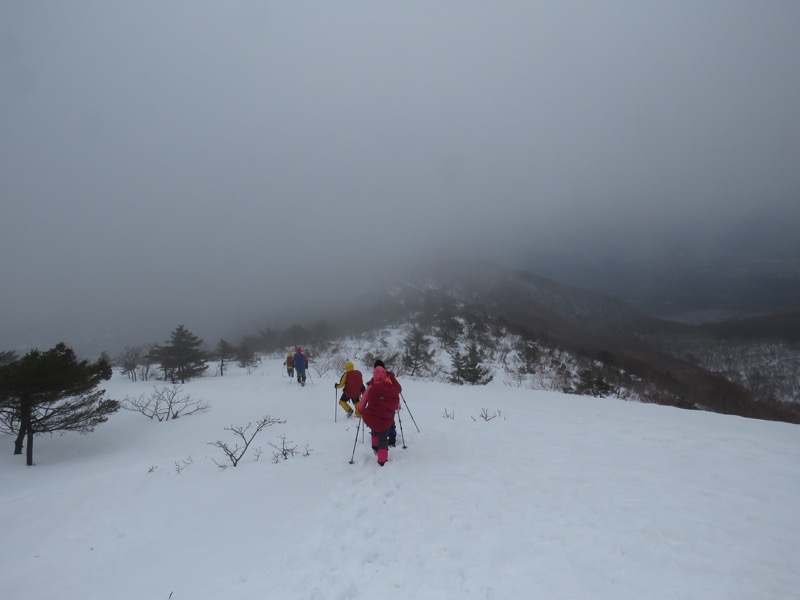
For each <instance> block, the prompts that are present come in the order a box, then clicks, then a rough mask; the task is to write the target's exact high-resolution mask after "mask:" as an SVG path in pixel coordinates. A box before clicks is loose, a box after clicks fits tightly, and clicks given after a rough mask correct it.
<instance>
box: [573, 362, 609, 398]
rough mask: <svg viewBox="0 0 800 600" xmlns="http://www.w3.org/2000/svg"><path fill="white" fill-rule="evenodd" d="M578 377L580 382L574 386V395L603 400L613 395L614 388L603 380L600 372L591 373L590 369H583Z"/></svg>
mask: <svg viewBox="0 0 800 600" xmlns="http://www.w3.org/2000/svg"><path fill="white" fill-rule="evenodd" d="M578 376H579V378H580V381H578V383H577V385H576V386H575V393H576V394H581V395H583V396H594V397H595V398H605V397H606V396H610V395H611V394H613V393H614V387H613V386H612V385H610V384H609V383H608V382H607V381H606V380H605V378H604V377H603V373H602V372H600V371H598V372H597V373H593V372H592V370H591V369H584V370H583V371H581V372H580V373H579V374H578Z"/></svg>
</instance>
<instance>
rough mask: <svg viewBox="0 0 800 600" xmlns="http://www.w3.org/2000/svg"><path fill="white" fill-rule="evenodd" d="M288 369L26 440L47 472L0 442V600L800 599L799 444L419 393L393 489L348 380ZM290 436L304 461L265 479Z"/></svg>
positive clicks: (116, 393) (672, 418) (193, 389)
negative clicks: (241, 445)
mask: <svg viewBox="0 0 800 600" xmlns="http://www.w3.org/2000/svg"><path fill="white" fill-rule="evenodd" d="M279 362H280V361H277V360H276V361H268V362H266V363H265V364H264V365H262V367H260V368H259V369H258V370H256V371H255V372H254V373H252V374H250V375H247V374H245V373H244V372H232V373H230V374H229V375H226V376H225V377H222V378H220V377H207V378H204V379H201V380H197V381H193V382H191V383H189V384H187V385H185V386H183V387H184V391H185V392H186V393H189V394H190V395H191V396H192V397H194V398H198V399H203V400H205V401H207V402H209V403H210V404H211V406H212V408H211V410H210V411H209V412H207V413H203V414H197V415H192V416H187V417H183V418H180V419H178V420H176V421H168V422H155V421H150V420H148V419H146V418H145V417H143V416H142V415H141V414H138V413H132V412H124V411H122V412H120V413H118V414H117V415H114V416H112V418H111V419H110V420H109V422H108V423H106V424H104V425H101V426H100V427H98V428H97V430H96V431H95V432H94V433H92V434H90V435H88V436H79V435H73V434H67V435H63V436H61V435H56V436H52V437H47V436H40V437H37V439H36V442H35V448H34V458H35V461H36V463H37V466H35V467H30V468H28V467H25V459H24V456H22V457H21V456H13V455H12V450H13V439H12V438H11V437H10V436H0V450H2V453H1V454H0V469H1V470H2V485H0V506H2V510H0V531H2V535H3V543H2V544H0V598H2V599H3V600H49V599H54V600H55V599H59V600H64V599H76V600H112V599H113V600H125V599H131V600H143V599H148V600H168V599H170V598H171V599H172V600H202V599H214V600H221V599H224V600H240V599H242V600H243V599H259V600H263V599H266V598H270V599H285V600H303V599H320V600H321V599H326V600H328V599H332V600H345V599H362V598H363V599H373V598H381V599H382V600H390V599H394V598H402V599H404V600H419V599H448V600H449V599H472V598H475V599H478V598H495V599H503V600H510V599H517V598H520V599H522V598H541V599H548V600H549V599H565V600H567V599H569V600H575V599H584V598H586V599H592V600H612V599H613V600H624V599H631V600H642V599H648V600H654V599H677V598H680V599H698V600H700V599H702V600H712V599H719V600H723V599H724V600H735V599H739V600H745V599H748V600H766V599H786V598H799V597H800V511H798V506H799V505H800V504H799V502H800V501H799V500H798V499H800V428H798V427H797V426H794V425H788V424H785V423H772V422H766V421H756V420H747V419H742V418H739V417H730V416H723V415H718V414H710V413H700V412H690V411H683V410H679V409H675V408H669V407H661V406H653V405H643V404H636V403H628V402H623V401H620V400H614V399H595V398H584V397H577V396H567V395H562V394H558V393H552V392H538V391H531V390H522V389H512V388H509V387H505V386H503V385H502V383H499V382H494V383H492V384H490V385H489V386H486V387H457V386H450V385H446V384H438V383H423V382H414V381H411V380H407V381H403V382H402V383H403V385H404V397H405V400H406V402H407V406H408V408H410V409H411V413H410V414H409V412H408V410H405V408H406V407H405V406H404V407H403V408H404V410H403V411H402V412H401V414H400V416H401V419H402V429H403V437H404V439H405V443H406V445H407V449H401V448H400V447H399V445H398V448H397V449H396V450H392V451H391V452H390V462H389V463H388V464H387V465H386V466H385V467H383V468H381V467H379V466H378V465H377V464H376V462H375V460H374V457H373V455H372V452H371V450H370V448H369V443H368V440H367V443H366V444H362V442H361V438H360V437H359V438H358V443H357V445H356V448H355V460H354V464H350V457H351V454H352V452H353V444H354V441H355V440H356V437H355V436H356V421H354V420H347V419H345V418H344V414H343V413H340V414H339V416H338V421H336V422H335V421H334V413H335V410H337V408H336V405H335V400H336V393H335V392H334V389H333V383H334V382H335V381H336V380H338V377H336V378H334V377H331V378H327V379H316V378H315V379H313V380H312V381H311V382H310V383H309V384H308V385H307V386H306V387H305V388H302V389H301V388H300V387H299V386H298V385H297V384H296V383H294V382H292V381H290V380H289V379H288V378H287V377H286V376H285V375H284V374H283V371H282V369H281V366H280V364H279ZM357 368H362V370H364V371H365V372H367V369H366V368H364V366H363V365H357ZM153 385H154V383H153V382H144V383H142V382H139V383H131V382H129V381H127V380H126V379H125V378H124V377H122V376H120V375H115V377H114V379H113V380H112V381H111V382H109V383H108V384H107V385H106V386H105V388H106V389H107V390H108V392H109V396H111V397H114V398H117V399H121V398H123V397H124V396H125V395H130V396H138V395H140V394H142V393H148V394H149V393H150V392H151V391H152V390H153ZM156 385H161V384H160V383H158V382H156ZM482 412H485V413H486V414H488V415H490V416H491V415H495V414H498V413H499V414H498V416H496V417H495V418H493V419H491V420H484V419H483V418H481V416H480V415H481V413H482ZM446 413H447V414H449V415H451V416H452V417H453V418H449V417H447V416H445V414H446ZM267 414H268V415H270V416H273V417H277V418H280V419H285V420H286V423H285V424H283V425H275V426H272V427H270V428H267V429H265V430H264V431H262V432H261V433H260V434H259V435H258V437H256V438H255V440H254V442H253V446H252V447H251V449H250V450H249V451H248V454H247V455H246V456H245V458H244V460H243V461H242V463H240V465H239V466H238V467H236V468H232V467H231V468H228V469H225V470H222V469H220V468H219V467H218V466H217V465H216V464H215V463H214V460H216V461H217V462H221V463H224V462H225V460H226V459H225V457H224V455H223V454H222V452H221V451H220V450H219V449H218V448H215V447H213V446H211V445H209V442H215V441H217V440H221V441H226V442H229V443H231V444H234V443H235V441H236V440H235V438H234V437H233V435H232V434H230V433H229V432H227V431H225V430H224V429H223V428H224V427H229V426H231V425H246V424H247V423H248V422H255V421H256V420H257V419H259V418H261V417H263V416H265V415H267ZM412 415H413V418H414V420H416V423H417V425H418V426H419V428H420V430H421V431H420V432H417V430H416V427H415V425H414V422H413V421H412ZM281 435H285V436H286V439H287V440H288V441H290V442H293V444H295V445H297V446H298V450H299V453H298V454H297V455H295V456H293V457H290V458H289V459H288V460H281V461H280V462H277V463H276V462H273V454H274V452H275V449H274V448H273V447H271V446H270V444H271V443H272V444H277V445H280V444H281V440H280V439H279V436H281ZM306 445H308V448H309V449H310V452H309V455H308V456H302V454H303V451H304V450H305V448H306ZM258 448H260V449H261V450H262V453H261V455H260V458H259V460H255V455H256V450H257V449H258ZM212 459H213V460H212ZM190 461H191V464H188V463H189V462H190ZM176 463H177V464H179V465H180V464H188V466H185V468H183V469H182V470H180V472H179V469H178V467H176Z"/></svg>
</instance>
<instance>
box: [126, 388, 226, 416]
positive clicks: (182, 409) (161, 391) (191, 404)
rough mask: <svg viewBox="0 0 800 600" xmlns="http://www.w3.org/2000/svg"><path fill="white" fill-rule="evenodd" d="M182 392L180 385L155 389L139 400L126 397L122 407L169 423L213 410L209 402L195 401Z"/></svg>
mask: <svg viewBox="0 0 800 600" xmlns="http://www.w3.org/2000/svg"><path fill="white" fill-rule="evenodd" d="M181 392H183V388H181V387H180V386H178V385H173V386H164V387H160V388H159V387H154V388H153V392H152V393H151V394H150V395H149V396H146V395H145V394H142V395H141V396H139V397H138V398H131V397H130V396H126V397H125V399H124V400H123V401H122V407H123V408H124V409H125V410H130V411H133V412H139V413H142V414H143V415H144V416H145V417H147V418H149V419H156V420H157V421H169V420H170V419H177V418H178V417H181V416H188V415H193V414H194V413H198V412H206V411H207V410H209V409H210V408H211V406H210V405H209V404H208V402H205V401H202V400H195V399H194V398H192V397H191V396H190V395H189V394H185V395H181Z"/></svg>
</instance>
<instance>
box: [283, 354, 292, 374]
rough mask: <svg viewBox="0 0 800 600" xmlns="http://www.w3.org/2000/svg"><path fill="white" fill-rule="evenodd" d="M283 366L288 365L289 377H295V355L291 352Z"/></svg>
mask: <svg viewBox="0 0 800 600" xmlns="http://www.w3.org/2000/svg"><path fill="white" fill-rule="evenodd" d="M283 364H285V365H286V373H287V374H288V375H289V377H294V354H292V353H291V352H289V354H287V355H286V360H284V361H283Z"/></svg>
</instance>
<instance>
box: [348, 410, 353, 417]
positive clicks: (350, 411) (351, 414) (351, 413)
mask: <svg viewBox="0 0 800 600" xmlns="http://www.w3.org/2000/svg"><path fill="white" fill-rule="evenodd" d="M352 416H353V409H352V408H351V409H350V410H348V411H347V418H348V419H349V418H350V417H352Z"/></svg>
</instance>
